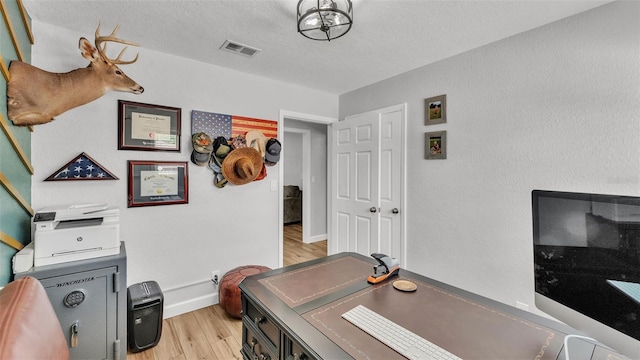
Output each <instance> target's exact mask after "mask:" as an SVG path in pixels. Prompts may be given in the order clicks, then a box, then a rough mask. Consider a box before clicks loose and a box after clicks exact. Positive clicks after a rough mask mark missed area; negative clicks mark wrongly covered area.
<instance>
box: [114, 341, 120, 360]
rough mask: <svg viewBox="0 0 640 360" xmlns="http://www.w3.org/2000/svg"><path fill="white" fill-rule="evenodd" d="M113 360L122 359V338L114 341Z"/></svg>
mask: <svg viewBox="0 0 640 360" xmlns="http://www.w3.org/2000/svg"><path fill="white" fill-rule="evenodd" d="M113 360H120V339H116V340H115V341H114V342H113Z"/></svg>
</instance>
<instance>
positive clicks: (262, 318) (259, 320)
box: [253, 316, 267, 326]
mask: <svg viewBox="0 0 640 360" xmlns="http://www.w3.org/2000/svg"><path fill="white" fill-rule="evenodd" d="M265 320H267V319H266V318H265V317H264V316H263V317H256V318H254V319H253V322H254V323H255V324H256V326H257V325H260V324H262V323H263V322H264V321H265Z"/></svg>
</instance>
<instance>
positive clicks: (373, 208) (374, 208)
mask: <svg viewBox="0 0 640 360" xmlns="http://www.w3.org/2000/svg"><path fill="white" fill-rule="evenodd" d="M369 211H371V212H372V213H374V212H377V211H378V208H377V207H375V206H373V207H372V208H371V209H369Z"/></svg>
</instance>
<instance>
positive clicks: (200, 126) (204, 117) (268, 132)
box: [191, 110, 278, 139]
mask: <svg viewBox="0 0 640 360" xmlns="http://www.w3.org/2000/svg"><path fill="white" fill-rule="evenodd" d="M251 130H259V131H262V133H263V134H264V136H266V137H267V138H277V137H278V122H277V121H274V120H263V119H254V118H249V117H245V116H237V115H226V114H216V113H210V112H204V111H197V110H193V111H191V133H192V134H195V133H199V132H204V133H206V134H207V135H209V136H210V137H211V138H212V139H215V138H216V137H218V136H224V137H225V138H226V139H230V138H232V137H236V136H238V135H244V134H246V133H247V132H248V131H251Z"/></svg>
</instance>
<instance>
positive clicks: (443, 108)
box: [424, 95, 447, 125]
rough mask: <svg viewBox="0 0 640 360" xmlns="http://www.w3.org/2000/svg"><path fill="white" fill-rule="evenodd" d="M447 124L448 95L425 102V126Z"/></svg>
mask: <svg viewBox="0 0 640 360" xmlns="http://www.w3.org/2000/svg"><path fill="white" fill-rule="evenodd" d="M446 122H447V95H439V96H434V97H431V98H428V99H425V100H424V124H425V125H435V124H444V123H446Z"/></svg>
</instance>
